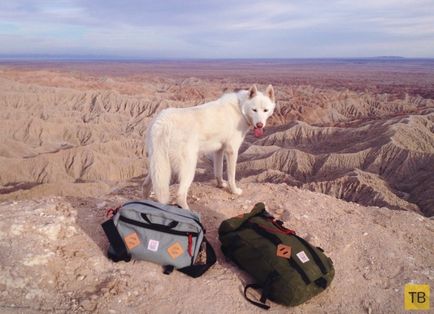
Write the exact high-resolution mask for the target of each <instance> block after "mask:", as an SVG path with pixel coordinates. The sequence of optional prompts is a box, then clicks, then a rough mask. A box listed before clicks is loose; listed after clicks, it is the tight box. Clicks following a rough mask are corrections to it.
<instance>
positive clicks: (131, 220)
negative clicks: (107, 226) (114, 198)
mask: <svg viewBox="0 0 434 314" xmlns="http://www.w3.org/2000/svg"><path fill="white" fill-rule="evenodd" d="M119 220H121V221H123V222H126V223H128V224H131V225H135V226H139V227H142V228H146V229H151V230H156V231H161V232H165V233H171V234H176V235H182V236H186V237H188V236H189V235H191V236H192V237H197V236H198V235H199V233H197V232H191V231H178V230H171V229H163V228H161V227H157V226H154V225H152V224H147V223H144V222H141V221H137V220H134V219H130V218H127V217H125V216H122V215H119Z"/></svg>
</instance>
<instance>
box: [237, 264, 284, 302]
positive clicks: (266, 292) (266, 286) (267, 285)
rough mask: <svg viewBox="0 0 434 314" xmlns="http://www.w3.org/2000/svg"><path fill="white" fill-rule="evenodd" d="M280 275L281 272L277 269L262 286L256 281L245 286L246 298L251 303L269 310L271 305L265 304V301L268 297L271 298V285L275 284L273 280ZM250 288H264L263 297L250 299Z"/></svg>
mask: <svg viewBox="0 0 434 314" xmlns="http://www.w3.org/2000/svg"><path fill="white" fill-rule="evenodd" d="M278 276H279V273H278V272H277V271H272V272H271V273H269V274H268V276H267V279H266V280H265V283H264V284H263V285H262V286H261V285H258V284H256V283H252V284H248V285H247V286H246V287H245V288H244V298H245V299H246V300H247V301H249V302H250V303H252V304H253V305H256V306H258V307H260V308H261V309H264V310H268V309H269V308H270V306H269V305H267V304H265V301H267V299H268V298H269V295H270V288H271V285H272V284H273V281H274V280H275V279H276V278H277V277H278ZM249 288H253V289H261V290H262V294H261V298H260V299H259V302H258V301H254V300H252V299H249V298H248V297H247V290H248V289H249Z"/></svg>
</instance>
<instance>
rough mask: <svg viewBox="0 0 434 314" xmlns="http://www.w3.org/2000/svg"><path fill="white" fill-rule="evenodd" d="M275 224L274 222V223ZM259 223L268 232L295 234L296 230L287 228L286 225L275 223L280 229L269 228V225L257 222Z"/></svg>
mask: <svg viewBox="0 0 434 314" xmlns="http://www.w3.org/2000/svg"><path fill="white" fill-rule="evenodd" d="M273 224H274V223H273ZM257 225H258V226H259V227H261V228H262V229H264V230H267V231H268V232H271V233H280V234H295V231H294V230H291V229H287V228H285V227H282V228H280V227H279V226H278V225H277V226H276V225H275V226H276V227H277V228H278V229H274V228H267V227H265V226H262V225H260V224H257Z"/></svg>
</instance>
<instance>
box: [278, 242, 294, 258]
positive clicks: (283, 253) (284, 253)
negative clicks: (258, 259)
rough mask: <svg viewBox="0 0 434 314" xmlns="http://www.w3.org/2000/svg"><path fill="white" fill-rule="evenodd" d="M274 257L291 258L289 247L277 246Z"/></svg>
mask: <svg viewBox="0 0 434 314" xmlns="http://www.w3.org/2000/svg"><path fill="white" fill-rule="evenodd" d="M276 255H277V256H279V257H284V258H287V259H290V258H291V247H290V246H288V245H285V244H279V245H278V246H277V250H276Z"/></svg>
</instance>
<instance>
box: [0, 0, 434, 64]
mask: <svg viewBox="0 0 434 314" xmlns="http://www.w3.org/2000/svg"><path fill="white" fill-rule="evenodd" d="M433 20H434V1H431V0H430V1H428V0H364V1H362V2H357V3H356V2H354V1H343V0H332V1H320V0H306V1H295V0H293V1H283V0H282V1H279V0H270V1H255V0H251V1H236V2H234V1H176V0H168V1H139V0H131V1H117V0H116V1H115V0H106V1H102V0H93V1H85V0H61V1H48V0H47V1H37V0H27V1H3V2H2V3H0V21H1V22H0V39H1V41H2V45H1V47H0V54H5V53H8V54H11V53H12V54H13V53H16V54H26V53H35V51H36V52H37V53H41V54H43V53H46V54H56V53H57V54H64V53H68V54H69V53H78V54H98V55H104V54H107V55H113V54H115V55H119V56H134V57H162V56H163V57H212V58H218V57H224V58H226V57H236V58H240V57H241V58H242V57H247V58H248V57H280V58H281V57H304V56H309V57H330V56H344V57H356V56H364V55H368V54H369V55H388V54H390V55H396V54H399V55H404V56H410V57H411V56H412V57H429V56H434V44H432V43H433V42H434V40H433V39H434V38H432V37H433V36H434V27H433V26H432V25H433V24H432V21H433ZM406 42H411V43H413V45H415V46H413V47H408V45H407V46H406V45H403V44H402V43H406ZM415 47H416V48H415ZM389 48H390V49H389Z"/></svg>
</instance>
